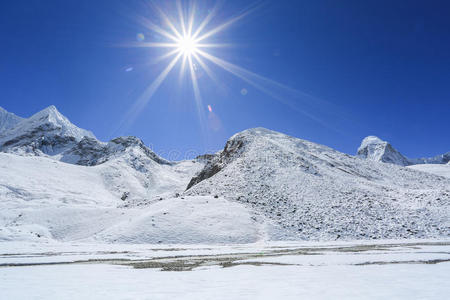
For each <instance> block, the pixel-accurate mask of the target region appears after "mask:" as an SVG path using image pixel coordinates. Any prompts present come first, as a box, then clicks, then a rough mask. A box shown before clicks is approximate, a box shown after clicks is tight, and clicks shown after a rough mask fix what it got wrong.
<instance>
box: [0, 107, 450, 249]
mask: <svg viewBox="0 0 450 300" xmlns="http://www.w3.org/2000/svg"><path fill="white" fill-rule="evenodd" d="M374 141H375V142H374ZM366 144H367V145H366V146H367V147H366V148H365V149H367V156H368V157H369V156H370V157H375V155H374V154H373V153H375V152H377V151H378V152H377V155H378V154H379V152H381V153H382V154H381V155H378V156H376V157H378V158H383V157H389V158H390V159H391V162H393V161H395V162H399V161H400V162H401V161H402V158H401V154H400V153H398V152H395V151H392V149H393V148H392V147H388V146H387V145H385V144H384V143H383V142H382V141H381V143H380V142H379V141H378V140H376V139H375V138H372V139H369V141H367V143H366ZM380 144H383V145H384V148H383V149H381V150H379V149H378V148H377V147H375V146H373V145H380ZM363 148H364V147H363ZM391 148H392V149H391ZM393 150H395V149H393ZM0 152H6V153H0V240H17V239H22V240H64V241H73V240H80V241H102V242H133V243H145V242H147V243H148V242H150V243H157V242H162V243H200V242H201V243H248V242H255V241H258V240H299V239H300V240H335V239H380V238H433V237H448V236H449V235H450V224H449V221H448V216H449V215H450V179H449V178H446V177H443V176H439V175H442V174H441V173H439V174H438V175H434V174H430V173H426V172H422V171H423V170H414V169H412V168H404V167H400V166H397V165H395V164H385V163H380V162H379V161H373V160H371V159H361V158H360V157H355V156H351V155H347V154H344V153H340V152H338V151H335V150H333V149H331V148H328V147H326V146H323V145H318V144H315V143H312V142H308V141H305V140H301V139H297V138H294V137H290V136H287V135H284V134H281V133H278V132H274V131H270V130H267V129H264V128H256V129H250V130H246V131H243V132H240V133H238V134H236V135H234V136H233V137H231V138H230V139H229V140H228V142H227V143H226V145H225V148H224V149H223V150H222V151H220V152H218V153H217V154H215V155H205V156H200V157H198V158H197V159H194V160H188V161H181V162H171V161H167V160H165V159H163V158H161V157H159V156H157V155H156V154H155V153H154V152H152V151H151V150H150V149H149V148H147V147H146V146H145V145H144V143H143V142H142V141H141V140H140V139H138V138H135V137H119V138H116V139H113V140H111V141H110V142H108V143H104V142H101V141H98V140H97V139H96V138H95V137H94V135H93V134H92V133H90V132H89V131H86V130H83V129H80V128H78V127H76V126H75V125H73V124H72V123H70V121H69V120H68V119H67V118H65V117H64V116H62V115H61V114H60V113H59V112H58V111H57V110H56V108H54V107H49V108H47V109H45V110H44V111H42V112H39V113H37V114H35V115H34V116H32V117H31V118H29V119H25V120H22V121H21V122H19V123H17V124H16V126H15V127H13V128H11V129H9V130H7V131H5V132H4V133H2V135H1V136H0ZM387 152H389V153H387ZM386 154H389V155H386ZM397 154H398V155H400V156H398V155H397ZM376 160H380V159H376ZM439 172H441V170H440V171H439ZM431 173H432V172H431Z"/></svg>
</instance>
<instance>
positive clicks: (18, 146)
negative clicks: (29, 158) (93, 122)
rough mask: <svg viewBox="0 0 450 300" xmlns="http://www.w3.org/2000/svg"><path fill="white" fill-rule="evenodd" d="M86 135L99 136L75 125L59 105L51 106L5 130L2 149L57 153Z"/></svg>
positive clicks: (41, 153) (50, 154)
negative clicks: (58, 107) (59, 109)
mask: <svg viewBox="0 0 450 300" xmlns="http://www.w3.org/2000/svg"><path fill="white" fill-rule="evenodd" d="M84 137H88V138H92V139H95V136H94V134H93V133H92V132H90V131H87V130H84V129H80V128H78V127H77V126H75V125H73V124H72V123H71V122H70V121H69V120H68V119H67V118H66V117H64V116H63V115H62V114H61V113H60V112H59V111H58V110H57V109H56V107H55V106H49V107H47V108H46V109H44V110H42V111H40V112H38V113H36V114H34V115H33V116H31V117H30V118H28V119H24V120H22V121H21V122H19V123H17V124H16V125H15V126H14V127H11V128H10V129H8V130H6V131H3V132H1V133H0V150H1V151H2V152H11V153H18V154H28V155H49V156H53V155H58V154H60V153H62V152H64V151H65V150H67V149H68V148H71V147H74V146H75V145H76V144H77V143H78V142H79V141H81V139H83V138H84Z"/></svg>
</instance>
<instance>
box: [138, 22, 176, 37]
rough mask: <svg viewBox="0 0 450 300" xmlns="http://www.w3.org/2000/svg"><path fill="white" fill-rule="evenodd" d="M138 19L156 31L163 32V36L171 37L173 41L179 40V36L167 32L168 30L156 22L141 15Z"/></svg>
mask: <svg viewBox="0 0 450 300" xmlns="http://www.w3.org/2000/svg"><path fill="white" fill-rule="evenodd" d="M138 21H139V22H140V23H141V24H142V25H143V26H145V27H146V28H147V29H150V30H152V31H154V32H156V33H159V34H161V35H162V36H164V37H166V38H168V39H171V40H172V41H174V42H176V41H177V40H178V38H177V37H176V36H174V35H173V34H171V33H169V32H167V31H166V30H164V29H162V28H161V27H160V26H158V25H156V24H154V23H153V22H151V21H150V20H148V19H146V18H143V17H139V18H138Z"/></svg>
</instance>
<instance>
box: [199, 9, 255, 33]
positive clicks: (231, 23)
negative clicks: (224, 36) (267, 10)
mask: <svg viewBox="0 0 450 300" xmlns="http://www.w3.org/2000/svg"><path fill="white" fill-rule="evenodd" d="M256 8H258V6H254V7H251V8H249V9H246V10H244V11H243V12H242V13H241V14H239V15H237V16H236V17H234V18H232V19H230V20H228V21H227V22H225V23H223V24H221V25H219V26H217V27H215V28H213V29H211V30H210V31H208V32H206V33H204V34H202V35H201V36H200V37H198V38H195V40H196V41H197V42H201V41H203V40H205V39H207V38H209V37H211V36H213V35H215V34H217V33H219V32H221V31H223V30H225V29H227V28H228V27H229V26H231V25H233V24H234V23H236V22H237V21H239V20H241V19H242V18H244V17H245V16H247V15H249V14H250V13H252V12H253V11H254V10H255V9H256Z"/></svg>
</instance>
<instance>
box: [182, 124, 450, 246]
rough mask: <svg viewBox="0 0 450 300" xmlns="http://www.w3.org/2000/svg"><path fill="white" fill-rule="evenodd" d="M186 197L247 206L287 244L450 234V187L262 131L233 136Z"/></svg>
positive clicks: (418, 174)
mask: <svg viewBox="0 0 450 300" xmlns="http://www.w3.org/2000/svg"><path fill="white" fill-rule="evenodd" d="M189 187H190V188H189V189H188V191H187V192H186V194H187V195H218V196H219V197H225V198H227V199H232V200H233V201H236V202H238V203H242V204H244V205H245V206H246V207H249V208H250V209H251V211H253V212H254V213H255V218H256V220H260V221H261V222H269V223H271V224H272V225H274V226H275V227H273V228H277V229H276V230H275V231H272V232H269V233H268V234H269V235H270V236H271V237H272V238H281V239H286V238H288V239H337V238H345V239H360V238H363V239H371V238H398V237H405V238H406V237H425V236H428V237H432V236H440V235H448V234H450V228H449V224H448V216H449V215H450V180H448V179H446V178H444V177H438V176H434V175H431V174H426V173H421V172H416V171H414V170H411V169H408V168H402V167H399V166H396V165H393V164H382V163H379V162H374V161H370V160H363V159H359V158H357V157H353V156H350V155H347V154H343V153H340V152H338V151H335V150H333V149H331V148H328V147H326V146H322V145H318V144H314V143H311V142H308V141H305V140H300V139H297V138H293V137H289V136H286V135H284V134H281V133H277V132H274V131H270V130H267V129H263V128H257V129H251V130H246V131H244V132H241V133H238V134H236V135H235V136H233V137H232V138H231V139H230V140H229V141H228V142H227V144H226V146H225V148H224V150H223V151H222V152H221V153H220V154H219V155H217V156H216V158H215V159H213V160H212V161H211V162H210V163H208V164H207V165H206V166H205V168H204V169H203V170H202V171H201V172H200V173H199V174H198V175H197V176H196V177H194V178H193V179H192V180H191V182H190V184H189Z"/></svg>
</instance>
